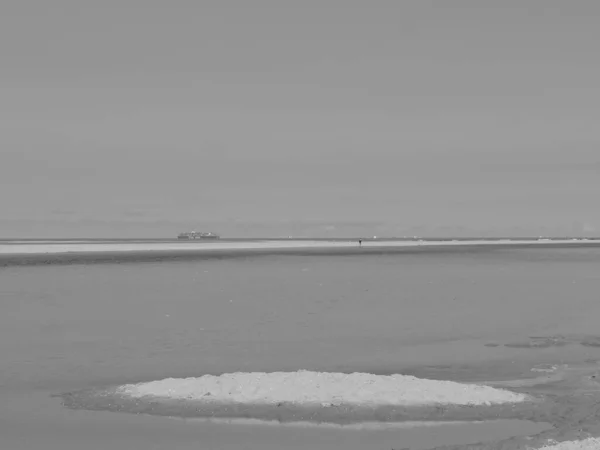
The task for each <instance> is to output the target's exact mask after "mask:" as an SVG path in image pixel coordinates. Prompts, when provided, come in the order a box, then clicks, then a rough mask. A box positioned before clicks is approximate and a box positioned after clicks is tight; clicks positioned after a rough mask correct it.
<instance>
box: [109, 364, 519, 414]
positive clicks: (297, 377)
mask: <svg viewBox="0 0 600 450" xmlns="http://www.w3.org/2000/svg"><path fill="white" fill-rule="evenodd" d="M118 392H119V393H120V394H124V395H128V396H131V397H135V398H139V397H144V396H155V397H162V398H165V399H188V400H196V401H203V402H206V403H211V404H214V403H241V404H276V403H293V404H299V405H307V406H310V405H320V406H325V407H327V406H336V405H341V404H345V405H359V406H383V405H394V406H420V405H435V404H446V405H491V404H498V403H516V402H522V401H525V400H528V399H529V398H528V397H527V396H526V395H523V394H517V393H514V392H511V391H507V390H502V389H496V388H492V387H489V386H481V385H475V384H462V383H456V382H452V381H438V380H425V379H419V378H416V377H413V376H407V375H388V376H383V375H372V374H368V373H352V374H344V373H327V372H310V371H299V372H273V373H263V372H255V373H247V372H236V373H229V374H223V375H219V376H213V375H204V376H202V377H199V378H183V379H181V378H179V379H177V378H167V379H165V380H159V381H152V382H149V383H140V384H129V385H124V386H121V388H120V389H119V391H118Z"/></svg>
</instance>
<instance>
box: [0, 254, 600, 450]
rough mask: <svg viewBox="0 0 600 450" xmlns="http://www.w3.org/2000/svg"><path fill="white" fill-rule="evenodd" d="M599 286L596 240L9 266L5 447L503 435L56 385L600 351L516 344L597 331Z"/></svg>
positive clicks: (299, 443) (410, 369) (327, 443)
mask: <svg viewBox="0 0 600 450" xmlns="http://www.w3.org/2000/svg"><path fill="white" fill-rule="evenodd" d="M599 293H600V247H594V246H590V247H585V246H581V247H577V248H550V247H543V248H542V247H540V248H533V247H529V248H500V247H493V248H492V247H490V248H485V249H478V250H477V251H471V250H469V249H465V248H464V247H461V248H456V249H444V250H443V251H441V250H439V251H438V250H437V249H435V248H432V249H431V250H428V251H424V252H419V253H398V252H390V253H386V252H385V251H382V252H379V253H376V254H375V253H365V254H347V255H344V254H333V255H328V254H326V253H319V254H304V255H303V254H293V255H286V254H265V253H263V254H259V255H252V254H244V255H234V254H225V255H224V256H223V257H222V258H214V257H213V258H206V259H202V258H198V259H194V260H165V261H139V262H119V261H111V262H103V263H94V262H93V261H92V262H91V261H89V260H88V261H85V262H84V263H81V264H58V265H53V264H47V265H33V266H27V265H26V266H11V265H5V266H4V267H0V449H2V450H4V449H6V450H87V449H90V450H112V449H119V450H120V449H127V450H142V449H144V450H147V449H165V450H166V449H173V450H178V449H182V450H188V449H232V450H237V449H266V450H268V449H287V448H290V449H304V448H323V449H338V448H339V449H341V448H343V449H345V450H348V449H363V448H365V449H366V448H369V449H371V448H373V449H378V448H381V449H382V450H383V449H386V450H389V449H390V448H419V449H425V448H431V447H434V446H436V445H443V444H446V443H469V442H477V441H480V440H482V439H483V438H494V437H502V433H503V432H505V431H502V430H498V429H495V428H494V427H491V428H490V427H488V428H485V427H486V425H485V424H482V425H479V426H477V425H469V426H470V427H471V428H461V429H460V430H459V431H456V430H457V429H458V428H456V427H458V425H446V426H440V427H429V428H430V429H429V430H428V431H425V432H424V431H422V430H421V431H419V430H411V429H404V430H402V429H395V430H392V429H391V430H384V431H381V430H380V431H373V430H363V431H357V430H351V431H349V430H340V429H321V428H319V427H314V428H311V427H273V426H264V427H261V426H260V425H248V424H246V425H241V424H223V423H221V424H216V423H212V424H211V423H203V422H198V421H192V420H183V419H177V418H165V417H152V416H137V415H134V414H126V413H115V412H105V411H82V410H77V411H74V410H69V409H67V408H64V407H63V406H62V404H61V399H60V397H56V395H58V394H61V393H65V392H71V391H75V390H78V389H86V388H91V387H102V386H111V385H119V384H124V383H135V382H142V381H151V380H157V379H162V378H169V377H174V378H180V377H197V376H201V375H204V374H221V373H225V372H237V371H243V372H247V371H262V372H269V371H297V370H316V371H330V372H355V371H360V372H369V373H374V374H390V373H417V372H418V368H423V367H449V366H454V367H459V366H461V367H462V366H464V367H469V366H477V365H478V364H484V363H486V364H487V363H490V362H491V363H493V362H496V363H497V364H499V365H502V364H503V363H504V362H506V364H509V363H511V362H514V361H515V360H526V359H531V360H535V361H536V362H543V361H548V362H553V363H559V362H569V361H576V360H583V359H586V358H587V359H589V358H597V359H600V349H598V348H595V347H584V346H574V347H572V348H571V349H570V350H569V351H565V350H564V348H552V347H549V348H546V349H535V348H534V349H532V348H522V347H519V346H518V345H517V346H508V347H506V346H505V344H507V343H514V342H525V341H527V340H528V339H530V337H531V336H570V335H585V336H592V337H593V336H597V335H600V328H599V326H598V323H599V321H600V297H599ZM467 376H468V375H467ZM453 427H454V428H453ZM511 427H512V428H511V429H512V430H513V432H514V434H519V433H522V434H526V433H529V432H531V431H532V429H531V425H527V424H521V425H519V424H513V425H511ZM519 427H521V428H522V430H521V429H520V428H519ZM411 433H412V434H411ZM494 433H500V434H499V435H498V436H496V434H494ZM461 439H462V440H461Z"/></svg>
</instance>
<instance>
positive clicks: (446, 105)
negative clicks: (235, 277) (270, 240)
mask: <svg viewBox="0 0 600 450" xmlns="http://www.w3.org/2000/svg"><path fill="white" fill-rule="evenodd" d="M599 42H600V2H597V1H594V0H590V1H577V0H563V1H553V0H539V1H534V0H529V1H528V0H515V1H511V0H502V1H498V0H493V1H491V0H472V1H460V0H444V1H442V0H439V1H427V0H415V1H408V0H404V1H400V0H397V1H393V0H388V1H376V0H361V1H355V0H331V1H328V0H296V1H290V0H272V1H263V0H239V1H228V0H215V1H209V0H189V1H185V0H168V1H167V0H161V1H156V0H102V1H100V0H72V1H67V0H52V1H49V0H3V1H2V2H1V5H0V205H1V209H0V237H10V236H24V235H36V236H50V235H53V236H58V235H63V236H85V235H87V236H119V235H123V236H125V235H132V234H137V233H139V235H143V236H164V235H167V236H168V235H172V234H174V233H177V232H178V231H183V230H182V227H183V229H187V228H190V229H192V228H197V227H199V226H204V225H206V226H209V225H210V226H213V227H217V228H218V229H217V230H215V231H222V230H225V231H226V232H227V233H232V234H239V235H244V234H246V235H248V234H255V235H257V234H264V233H267V232H268V233H269V234H290V233H292V230H293V232H294V233H299V234H302V233H309V234H310V233H313V234H319V233H321V232H323V231H324V230H326V231H327V232H328V233H330V234H332V233H333V234H335V230H338V231H339V232H340V233H343V232H348V231H347V230H348V227H349V226H350V225H352V226H354V227H355V228H353V229H352V230H353V231H352V232H354V231H356V232H362V231H363V230H362V229H360V225H356V224H360V223H365V225H364V231H365V232H367V231H369V230H371V229H372V228H373V227H376V228H377V230H379V232H380V233H389V234H400V235H401V234H402V233H404V232H409V231H410V232H412V231H414V230H415V229H425V227H428V229H429V230H432V231H431V232H433V233H437V232H439V233H452V232H453V231H452V230H453V229H454V232H455V231H456V229H458V228H456V227H463V228H462V229H463V230H464V229H466V230H479V231H480V232H487V233H490V232H494V233H499V234H503V233H521V234H522V233H533V234H537V233H538V232H541V231H540V230H542V231H543V230H547V231H548V232H551V233H552V232H553V233H566V232H570V231H577V232H587V233H594V232H595V231H596V229H600V208H599V207H598V196H599V195H600V53H599V51H598V43H599ZM301 221H303V223H304V225H302V224H301V223H300V222H301ZM307 224H308V225H307ZM261 227H262V228H261ZM303 227H305V228H306V227H308V228H310V230H309V231H307V229H305V228H303ZM311 227H312V228H311ZM332 227H335V228H332ZM344 227H346V228H344ZM357 227H358V228H357ZM369 227H371V228H369ZM452 227H454V228H452ZM543 227H545V228H543ZM343 230H346V231H343ZM357 230H358V231H357Z"/></svg>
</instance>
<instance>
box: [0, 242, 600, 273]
mask: <svg viewBox="0 0 600 450" xmlns="http://www.w3.org/2000/svg"><path fill="white" fill-rule="evenodd" d="M594 247H600V241H598V240H569V241H566V240H565V241H562V240H561V241H558V240H555V241H522V240H521V241H494V240H491V241H484V240H481V241H455V242H452V241H450V242H440V241H422V242H418V241H417V242H413V241H411V242H406V241H383V240H381V241H368V242H363V243H362V246H359V245H358V242H356V241H349V242H339V241H337V242H323V241H309V242H304V241H295V242H286V241H264V242H241V243H237V242H228V243H198V244H196V243H193V244H188V243H185V244H177V243H173V244H145V243H141V244H122V243H94V244H70V245H64V244H43V245H33V244H24V245H20V244H9V245H5V244H0V267H6V266H20V265H67V264H93V263H133V262H161V261H178V260H181V261H185V260H201V259H225V258H246V257H253V256H269V255H298V256H300V255H307V256H309V255H314V256H345V255H347V256H354V255H387V254H421V253H423V254H432V253H433V254H435V253H440V254H443V253H456V252H462V253H467V252H481V251H491V250H501V249H518V248H540V249H543V248H594Z"/></svg>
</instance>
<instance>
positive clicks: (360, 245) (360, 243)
mask: <svg viewBox="0 0 600 450" xmlns="http://www.w3.org/2000/svg"><path fill="white" fill-rule="evenodd" d="M358 246H359V247H362V239H359V240H358Z"/></svg>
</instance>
